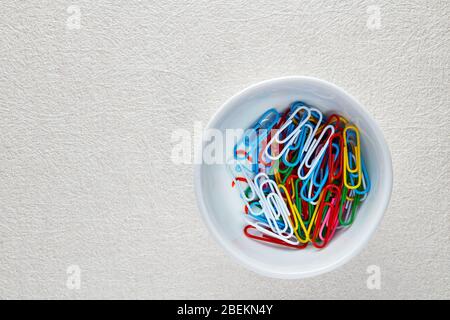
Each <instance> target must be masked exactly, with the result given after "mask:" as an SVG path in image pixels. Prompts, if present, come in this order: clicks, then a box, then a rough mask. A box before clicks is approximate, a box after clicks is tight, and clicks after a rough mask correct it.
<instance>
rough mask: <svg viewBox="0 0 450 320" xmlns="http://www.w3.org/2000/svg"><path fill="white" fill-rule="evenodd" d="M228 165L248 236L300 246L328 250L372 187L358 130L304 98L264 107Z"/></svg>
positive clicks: (351, 219)
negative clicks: (283, 108) (284, 107)
mask: <svg viewBox="0 0 450 320" xmlns="http://www.w3.org/2000/svg"><path fill="white" fill-rule="evenodd" d="M229 169H230V172H231V174H232V177H233V183H232V185H233V187H237V188H238V189H239V192H240V195H241V198H242V200H243V201H244V218H245V221H246V224H247V226H246V227H245V228H244V234H245V235H246V236H247V237H249V238H251V239H255V240H258V241H264V242H268V243H272V244H276V245H282V246H286V247H291V248H296V249H304V248H306V247H307V246H308V244H309V243H311V244H312V245H313V246H314V247H316V248H323V247H325V246H326V245H327V244H328V243H329V242H330V240H331V239H332V238H333V236H334V235H335V234H336V231H337V230H338V229H342V228H345V227H349V226H350V225H351V224H352V223H353V221H354V219H355V216H356V212H357V209H358V207H359V206H360V204H361V202H362V201H364V200H365V198H366V197H367V194H368V192H369V190H370V180H369V176H368V173H367V170H366V166H365V164H364V159H363V157H362V155H361V144H360V136H359V131H358V128H357V127H356V126H354V125H351V124H350V123H349V121H347V120H346V119H345V118H344V117H342V116H340V115H337V114H332V115H329V116H327V117H326V116H324V115H323V114H322V113H321V112H320V111H319V110H318V109H316V108H314V107H312V106H309V105H307V104H305V103H303V102H295V103H293V104H292V105H291V106H290V108H288V110H286V111H285V112H284V113H283V114H280V113H279V112H278V111H276V110H275V109H270V110H268V111H267V112H265V113H264V114H263V115H262V116H261V117H260V118H259V119H258V120H257V121H256V123H254V125H252V127H251V128H249V129H248V130H246V132H245V133H244V135H243V137H242V139H240V141H239V142H238V143H237V144H236V145H235V147H234V161H233V162H232V165H230V166H229Z"/></svg>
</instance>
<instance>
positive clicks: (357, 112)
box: [194, 77, 393, 279]
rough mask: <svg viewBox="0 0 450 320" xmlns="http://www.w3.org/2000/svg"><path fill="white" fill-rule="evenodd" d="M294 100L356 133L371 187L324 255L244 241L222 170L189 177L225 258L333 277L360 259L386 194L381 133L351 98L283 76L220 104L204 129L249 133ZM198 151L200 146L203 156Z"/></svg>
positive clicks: (388, 166)
mask: <svg viewBox="0 0 450 320" xmlns="http://www.w3.org/2000/svg"><path fill="white" fill-rule="evenodd" d="M297 100H301V101H304V102H306V103H308V104H310V105H313V106H315V107H317V108H318V109H319V110H321V111H322V112H324V113H325V114H329V113H333V112H336V113H338V114H340V115H343V116H344V117H346V118H347V119H348V120H349V121H351V122H353V123H354V124H356V125H357V126H358V128H359V130H360V134H361V145H362V147H361V149H362V154H363V156H364V160H365V162H366V166H367V170H368V173H369V177H370V179H371V182H372V188H371V191H370V193H369V196H368V198H367V199H366V200H365V201H364V202H363V204H362V205H361V207H360V208H359V210H358V212H357V216H356V219H355V221H354V223H353V225H352V226H351V227H349V228H348V229H346V230H343V231H341V232H338V233H337V234H336V235H335V237H334V238H333V239H332V241H331V242H330V243H329V245H328V246H327V247H326V248H324V249H322V250H317V249H315V248H314V247H313V246H311V245H310V246H308V248H307V249H305V250H292V249H288V248H286V249H285V248H282V247H276V246H269V245H267V244H264V243H260V242H258V241H255V240H252V239H248V238H247V237H246V236H245V235H244V234H243V228H244V226H245V223H244V220H243V217H242V215H243V213H242V209H243V203H242V200H241V199H240V198H239V192H238V191H237V190H236V189H232V188H231V178H230V176H229V173H228V171H227V168H226V165H225V164H223V165H208V164H205V163H202V164H196V166H195V173H194V176H195V191H196V194H197V200H198V205H199V208H200V212H201V214H202V217H203V219H204V221H205V223H206V225H207V227H208V229H209V230H210V232H211V233H212V235H213V236H214V238H215V239H216V240H217V241H218V242H219V243H220V244H221V245H222V247H223V248H224V249H225V250H226V252H228V253H229V254H230V255H231V256H232V257H234V258H236V259H237V261H239V262H240V263H242V264H243V265H244V266H245V267H247V268H248V269H250V270H253V271H255V272H257V273H259V274H262V275H265V276H269V277H275V278H285V279H295V278H306V277H311V276H315V275H319V274H322V273H325V272H328V271H331V270H333V269H336V268H337V267H339V266H341V265H343V264H344V263H346V262H347V261H349V260H350V259H351V258H352V257H354V256H355V255H356V254H358V253H359V252H360V251H361V250H362V249H363V248H364V246H365V245H366V244H367V243H368V241H369V239H370V237H371V236H372V235H373V234H374V232H375V230H376V228H377V226H378V225H379V223H380V221H381V219H382V217H383V214H384V212H385V211H386V209H387V207H388V203H389V199H390V196H391V192H392V176H393V173H392V161H391V155H390V152H389V148H388V145H387V143H386V141H385V139H384V137H383V134H382V132H381V130H380V128H379V127H378V125H377V124H376V122H375V121H374V120H373V119H372V117H371V116H370V115H369V114H368V113H367V112H366V111H365V110H364V108H363V106H362V105H361V104H360V103H359V102H358V101H356V100H355V98H353V97H352V96H350V95H349V94H348V93H346V92H345V91H344V90H343V89H341V88H339V87H338V86H336V85H334V84H331V83H329V82H326V81H323V80H319V79H315V78H310V77H286V78H279V79H273V80H268V81H264V82H261V83H258V84H256V85H253V86H251V87H249V88H247V89H245V90H243V91H242V92H240V93H238V94H236V95H235V96H233V97H232V98H231V99H229V100H228V101H227V102H225V104H224V105H223V106H222V107H221V108H220V109H219V110H218V112H217V113H216V114H215V115H214V116H213V118H212V119H211V121H210V122H209V124H208V126H207V128H206V129H210V128H215V129H219V130H221V131H224V130H226V129H228V128H230V129H236V128H242V129H247V128H248V127H249V126H250V125H251V124H252V123H254V121H255V120H256V119H257V118H258V117H259V116H260V115H262V114H263V113H264V111H266V110H268V109H270V108H272V107H275V108H276V109H277V110H278V111H282V110H285V109H286V108H288V106H290V104H291V103H292V102H294V101H297ZM203 146H204V143H203V144H202V149H203ZM197 151H198V152H202V151H201V150H197ZM227 156H228V157H231V154H229V155H227ZM228 157H227V158H228Z"/></svg>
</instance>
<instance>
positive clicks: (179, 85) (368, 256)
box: [0, 0, 450, 299]
mask: <svg viewBox="0 0 450 320" xmlns="http://www.w3.org/2000/svg"><path fill="white" fill-rule="evenodd" d="M171 2H172V3H168V2H166V1H136V0H128V1H110V2H106V1H77V0H72V1H55V0H48V1H6V0H2V1H1V4H0V298H230V299H231V298H232V299H236V298H300V299H303V298H370V299H371V298H375V299H376V298H447V299H449V298H450V289H449V288H450V247H449V241H450V239H449V235H450V216H449V213H448V210H449V196H450V187H449V186H450V183H449V179H450V170H449V169H450V166H449V155H450V129H449V125H450V121H449V116H450V112H449V107H450V103H449V102H450V90H449V89H450V85H449V83H450V82H449V81H450V54H449V52H450V44H449V42H450V3H449V1H448V0H442V1H439V0H436V1H422V0H416V1H406V0H405V1H392V2H394V3H395V4H393V3H391V1H377V0H371V1H342V0H335V1H312V0H311V1H293V0H291V1H273V0H260V1H214V0H195V1H194V0H191V1H171ZM175 2H176V3H175ZM69 5H78V6H79V7H80V9H81V29H80V30H69V29H67V28H66V20H67V18H68V17H69V14H68V13H67V12H66V9H67V7H68V6H69ZM369 5H378V6H379V7H380V9H381V29H379V30H370V29H368V28H367V26H366V22H367V19H368V14H367V12H366V10H367V7H368V6H369ZM283 75H311V76H316V77H319V78H323V79H325V80H329V81H331V82H334V83H336V84H338V85H340V86H342V87H343V88H344V89H346V90H347V91H348V92H350V93H351V94H353V95H354V96H355V97H356V98H357V99H359V100H360V101H361V102H362V103H363V104H364V105H365V106H366V107H367V109H368V110H369V112H370V113H371V114H372V115H373V117H374V118H375V119H376V120H377V121H378V123H379V124H380V126H381V128H382V129H383V131H384V133H385V136H386V138H387V140H388V142H389V145H390V148H391V152H392V157H393V162H394V173H395V179H394V180H395V181H394V193H393V197H392V201H391V205H390V208H389V210H388V212H387V213H386V216H385V219H384V220H383V223H382V225H381V227H380V228H379V230H378V232H377V233H376V235H375V237H374V238H373V239H372V241H371V242H370V244H369V246H368V247H367V248H366V249H365V250H364V251H363V253H362V254H360V255H359V256H358V257H357V258H355V259H353V260H352V261H351V262H350V263H348V264H347V265H345V266H344V267H342V268H341V269H339V270H337V271H334V272H332V273H328V274H326V275H323V276H320V277H318V278H312V279H307V280H301V281H280V280H273V279H266V278H263V277H261V276H258V275H255V274H253V273H251V272H249V271H247V270H245V269H243V268H242V267H240V266H239V265H237V264H235V262H234V261H232V260H231V259H230V258H228V257H227V256H225V254H224V252H223V251H222V250H221V249H220V248H219V246H218V245H216V243H215V242H214V241H213V240H212V238H211V237H210V236H209V234H208V232H207V230H206V227H205V226H204V225H203V222H202V221H201V220H200V216H199V213H198V210H197V207H196V203H195V196H194V192H193V182H192V180H193V178H192V174H193V168H192V166H189V165H182V166H178V167H174V166H173V165H171V163H170V162H169V161H168V157H169V155H170V151H171V147H172V145H171V143H170V134H171V132H172V130H174V129H176V128H179V127H181V128H185V129H188V130H190V131H193V123H194V121H203V122H204V123H206V121H207V120H208V119H209V118H210V117H211V115H212V114H213V113H214V112H215V111H216V110H217V108H218V107H219V106H220V105H221V104H222V103H223V102H224V101H225V100H226V99H227V98H228V97H229V96H231V95H232V94H234V93H235V92H237V91H239V90H241V89H243V88H244V87H246V86H248V85H250V84H253V83H255V82H257V81H260V80H265V79H269V78H273V77H279V76H283ZM372 264H375V265H378V266H380V268H381V272H382V287H381V290H379V291H376V290H375V291H371V290H368V289H367V287H366V279H367V277H368V275H367V273H366V269H367V267H368V266H369V265H372ZM70 265H79V266H80V268H81V270H82V277H81V279H82V280H81V289H80V290H69V289H67V287H66V278H67V274H66V269H67V267H68V266H70Z"/></svg>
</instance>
